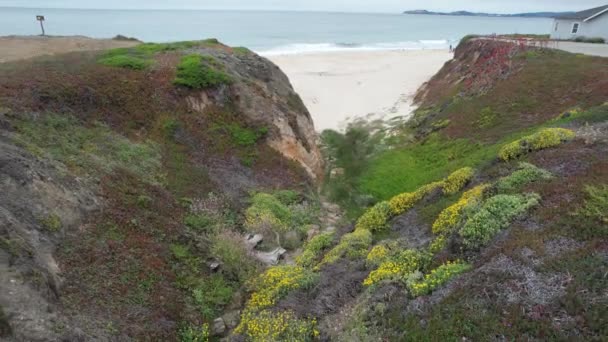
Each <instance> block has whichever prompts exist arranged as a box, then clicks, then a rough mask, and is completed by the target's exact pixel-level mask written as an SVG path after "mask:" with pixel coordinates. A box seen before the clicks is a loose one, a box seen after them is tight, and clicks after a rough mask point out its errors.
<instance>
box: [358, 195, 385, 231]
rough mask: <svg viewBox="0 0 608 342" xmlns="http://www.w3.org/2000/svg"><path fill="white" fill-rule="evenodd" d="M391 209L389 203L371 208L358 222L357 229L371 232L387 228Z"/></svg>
mask: <svg viewBox="0 0 608 342" xmlns="http://www.w3.org/2000/svg"><path fill="white" fill-rule="evenodd" d="M390 214H391V209H390V207H389V204H388V203H387V202H380V203H378V204H376V205H375V206H373V207H371V208H369V209H368V210H367V211H366V212H365V213H364V214H363V215H361V217H360V218H359V220H358V221H357V225H356V226H355V229H365V230H369V231H372V232H373V231H380V230H382V229H384V228H385V227H386V223H387V222H388V219H389V218H390Z"/></svg>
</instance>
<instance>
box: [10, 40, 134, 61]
mask: <svg viewBox="0 0 608 342" xmlns="http://www.w3.org/2000/svg"><path fill="white" fill-rule="evenodd" d="M140 43H141V42H139V41H135V40H116V39H93V38H88V37H84V36H68V37H53V36H44V37H42V36H7V37H0V63H4V62H9V61H15V60H21V59H28V58H32V57H37V56H44V55H56V54H62V53H66V52H74V51H94V50H106V49H113V48H120V47H131V46H135V45H137V44H140Z"/></svg>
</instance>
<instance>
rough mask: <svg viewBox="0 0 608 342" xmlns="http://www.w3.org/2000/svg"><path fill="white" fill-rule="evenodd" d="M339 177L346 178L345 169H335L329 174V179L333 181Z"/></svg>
mask: <svg viewBox="0 0 608 342" xmlns="http://www.w3.org/2000/svg"><path fill="white" fill-rule="evenodd" d="M339 176H344V169H343V168H341V167H339V168H335V169H332V170H331V171H330V172H329V177H330V178H331V179H334V178H337V177H339Z"/></svg>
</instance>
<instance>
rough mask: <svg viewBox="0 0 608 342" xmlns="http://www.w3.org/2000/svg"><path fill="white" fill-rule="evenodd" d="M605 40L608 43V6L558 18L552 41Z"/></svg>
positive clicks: (554, 26) (552, 33)
mask: <svg viewBox="0 0 608 342" xmlns="http://www.w3.org/2000/svg"><path fill="white" fill-rule="evenodd" d="M577 37H585V38H604V40H606V42H608V5H605V6H601V7H596V8H592V9H588V10H586V11H582V12H577V13H572V14H566V15H562V16H559V17H556V18H555V20H554V22H553V29H552V31H551V39H565V40H569V39H575V38H577Z"/></svg>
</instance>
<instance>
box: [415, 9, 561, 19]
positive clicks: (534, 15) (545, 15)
mask: <svg viewBox="0 0 608 342" xmlns="http://www.w3.org/2000/svg"><path fill="white" fill-rule="evenodd" d="M569 13H570V12H533V13H515V14H498V13H478V12H468V11H455V12H432V11H427V10H414V11H405V12H403V14H426V15H455V16H468V17H521V18H553V17H557V16H560V15H564V14H569Z"/></svg>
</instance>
